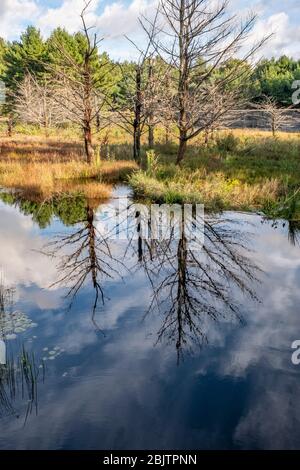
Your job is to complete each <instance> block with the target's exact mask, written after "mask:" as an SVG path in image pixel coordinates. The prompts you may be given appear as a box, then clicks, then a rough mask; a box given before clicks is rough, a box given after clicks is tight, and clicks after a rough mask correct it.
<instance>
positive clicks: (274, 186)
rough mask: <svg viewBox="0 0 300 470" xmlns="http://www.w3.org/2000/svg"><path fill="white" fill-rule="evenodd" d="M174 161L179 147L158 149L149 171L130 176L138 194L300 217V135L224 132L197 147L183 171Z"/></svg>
mask: <svg viewBox="0 0 300 470" xmlns="http://www.w3.org/2000/svg"><path fill="white" fill-rule="evenodd" d="M175 158H176V146H175V145H173V144H171V145H168V146H162V145H158V146H157V147H156V149H155V157H153V156H152V158H148V162H147V161H146V163H145V171H139V172H137V173H133V174H132V175H131V177H130V185H131V186H132V188H133V189H134V192H135V194H136V195H137V196H138V197H145V198H147V199H149V200H152V201H157V202H160V203H162V202H167V203H176V202H177V203H183V202H191V203H196V202H198V203H204V204H205V206H206V208H207V209H212V210H220V209H233V210H246V211H262V212H264V213H265V214H267V215H269V216H271V217H286V218H289V219H290V220H293V219H296V220H299V219H300V138H299V135H297V134H286V133H284V134H283V133H282V134H279V135H278V137H277V138H276V139H274V138H273V137H272V136H271V135H270V134H269V133H266V132H253V131H234V133H229V132H222V133H219V134H218V135H216V136H215V139H214V140H212V141H211V142H210V143H209V145H208V146H205V145H204V144H203V142H201V141H198V142H195V143H193V145H191V146H190V147H189V150H188V154H187V158H186V161H185V162H184V163H183V165H182V166H181V167H180V168H178V167H176V165H175ZM146 160H147V159H146Z"/></svg>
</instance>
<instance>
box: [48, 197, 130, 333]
mask: <svg viewBox="0 0 300 470" xmlns="http://www.w3.org/2000/svg"><path fill="white" fill-rule="evenodd" d="M78 223H79V226H78V224H77V225H75V226H74V227H76V228H75V230H74V229H72V231H71V233H64V234H61V235H57V236H56V237H55V238H54V239H53V240H52V241H51V242H49V243H48V244H47V245H46V247H45V249H44V251H43V253H45V254H46V255H48V256H51V257H53V258H59V263H58V265H57V268H58V273H59V278H58V280H57V281H56V282H54V283H53V284H52V285H51V286H50V287H56V286H67V287H68V291H67V294H66V298H70V299H71V301H70V308H71V307H72V305H73V301H74V299H75V297H76V296H77V294H78V292H79V291H80V289H81V288H82V287H83V286H84V285H86V283H87V282H89V280H91V282H92V286H93V289H94V292H95V297H94V301H93V306H92V321H93V323H94V324H95V326H96V327H97V329H99V327H98V325H97V324H96V321H95V315H96V310H97V305H98V302H99V299H101V301H102V304H104V301H105V293H104V287H103V281H104V280H105V279H112V278H113V276H114V275H118V276H119V272H118V267H120V264H121V261H119V260H118V259H117V258H116V257H114V255H113V253H112V251H111V246H110V243H109V237H106V236H104V235H103V234H102V233H100V231H99V230H98V229H97V227H96V223H95V214H94V209H93V208H92V207H91V206H90V205H89V203H87V206H86V211H85V217H84V219H82V220H78ZM114 265H115V267H114Z"/></svg>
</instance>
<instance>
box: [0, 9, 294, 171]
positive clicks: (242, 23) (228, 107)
mask: <svg viewBox="0 0 300 470" xmlns="http://www.w3.org/2000/svg"><path fill="white" fill-rule="evenodd" d="M91 3H92V0H83V8H82V12H81V22H82V28H81V30H80V31H79V32H77V33H75V34H69V33H68V32H67V31H66V30H65V29H62V28H57V29H55V30H54V31H53V32H52V34H51V35H50V37H49V38H48V39H46V40H45V39H44V38H43V37H42V35H41V33H40V31H39V30H38V29H37V28H35V27H34V26H29V27H28V28H27V29H26V31H24V33H23V34H21V37H20V39H19V40H18V41H13V42H6V41H4V40H3V39H0V79H1V81H2V82H3V83H4V84H5V88H6V97H5V102H4V104H3V105H2V114H3V115H5V116H7V122H8V132H9V133H10V134H11V133H12V131H13V126H14V123H15V122H17V121H19V120H20V121H22V122H25V123H32V124H38V125H39V126H40V127H41V128H43V129H44V130H45V133H46V134H47V133H48V131H49V129H50V128H51V127H54V126H60V125H63V124H64V123H67V122H69V123H74V124H76V125H77V126H79V127H80V129H81V130H82V135H83V141H84V148H85V155H86V160H87V162H88V163H92V162H93V160H94V148H93V134H94V133H95V132H100V131H101V130H103V129H105V128H106V127H108V126H110V125H111V124H115V125H118V126H120V127H122V128H123V129H125V130H126V132H128V133H129V134H130V135H131V136H132V142H133V156H134V158H135V159H136V160H137V161H139V160H140V158H141V136H142V135H143V134H144V133H145V132H147V133H148V145H149V148H153V145H154V129H155V127H156V126H157V125H163V126H165V128H166V141H167V140H168V138H169V137H168V136H169V135H170V133H172V129H173V127H174V126H175V127H176V129H177V131H176V136H177V138H178V144H179V145H178V147H179V149H178V155H177V163H180V162H181V161H182V160H183V159H184V157H185V154H186V147H187V144H188V142H189V141H190V140H191V139H193V138H194V137H196V136H197V135H198V134H199V133H200V132H203V131H204V132H205V134H206V136H208V135H209V133H210V132H212V131H213V130H214V129H215V128H218V127H220V126H222V124H224V122H225V121H226V122H228V121H230V119H231V113H232V110H233V109H238V108H241V107H243V106H246V105H248V104H249V103H254V104H256V105H259V103H260V102H261V101H262V97H264V99H266V100H267V105H268V107H269V108H270V107H271V108H273V112H274V109H275V110H276V108H282V107H289V106H291V104H292V103H291V99H292V83H293V82H294V81H295V80H300V61H296V60H293V59H291V58H288V57H286V56H283V57H281V58H279V59H270V60H267V59H264V60H262V61H260V62H259V63H255V62H254V61H253V57H254V55H255V54H256V53H257V52H258V51H259V50H260V48H261V47H262V45H263V44H264V43H265V42H266V41H267V40H268V38H269V37H268V36H266V37H265V38H263V39H262V40H260V41H258V42H257V43H255V44H252V45H251V46H248V48H247V47H245V43H246V44H247V39H248V38H249V34H250V33H251V31H252V29H253V26H254V24H255V22H256V19H257V18H256V16H255V15H253V14H249V15H248V16H246V17H245V18H244V19H241V18H239V17H238V16H237V15H230V14H229V13H228V2H227V0H224V1H221V2H219V3H218V4H216V5H214V6H211V2H209V1H208V0H162V1H161V2H160V4H159V7H158V9H157V11H156V14H155V15H154V16H153V17H152V18H150V19H149V18H146V17H143V16H141V17H140V20H139V21H140V25H141V26H142V29H143V31H144V38H145V39H144V42H143V47H142V48H141V47H140V46H139V45H137V44H135V43H133V42H132V41H131V40H130V39H129V41H130V42H131V43H132V45H133V46H134V47H135V48H136V52H137V57H138V58H137V60H136V61H123V62H118V61H113V60H112V59H111V58H110V57H109V55H108V54H107V53H106V52H105V51H104V50H103V46H102V38H101V37H100V36H99V35H98V34H97V33H96V32H95V30H94V28H93V25H89V24H87V18H88V15H87V13H88V8H89V6H90V4H91ZM237 56H238V57H239V58H238V59H237V58H236V57H237ZM269 108H268V109H269Z"/></svg>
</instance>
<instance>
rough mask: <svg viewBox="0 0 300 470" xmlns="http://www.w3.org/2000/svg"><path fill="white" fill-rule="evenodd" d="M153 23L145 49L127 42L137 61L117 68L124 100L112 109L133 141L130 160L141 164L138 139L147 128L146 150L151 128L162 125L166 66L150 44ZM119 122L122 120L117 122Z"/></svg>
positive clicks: (152, 141) (150, 138) (151, 42)
mask: <svg viewBox="0 0 300 470" xmlns="http://www.w3.org/2000/svg"><path fill="white" fill-rule="evenodd" d="M155 25H156V20H155V19H154V20H153V25H152V28H151V31H150V28H149V31H148V34H149V38H148V42H147V45H146V47H145V48H144V49H141V48H140V47H139V46H138V45H137V44H136V43H134V42H133V41H132V40H131V39H129V38H127V39H128V40H129V41H130V43H131V44H133V45H134V47H135V48H136V49H137V51H138V53H139V58H138V60H137V61H136V63H135V64H127V66H126V64H125V65H124V64H123V65H120V68H121V73H122V81H123V84H124V100H123V101H122V102H121V103H119V104H117V106H115V107H114V112H115V114H116V115H117V117H118V118H117V120H116V123H117V124H118V125H119V126H120V127H122V128H123V129H124V130H126V132H128V133H129V134H131V135H132V137H133V156H134V159H135V160H136V161H138V162H139V161H140V157H141V155H140V153H141V137H142V135H143V133H144V132H145V128H146V129H147V128H148V146H149V147H150V148H152V147H153V145H154V127H155V125H156V124H158V122H161V120H162V115H163V113H162V112H163V109H164V106H163V103H164V101H166V96H165V94H164V93H163V83H164V80H165V77H166V75H167V68H168V65H167V64H166V63H162V61H160V64H159V60H158V57H155V54H154V50H153V48H152V44H153V42H154V34H155ZM120 118H121V119H120Z"/></svg>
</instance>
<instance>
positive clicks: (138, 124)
mask: <svg viewBox="0 0 300 470" xmlns="http://www.w3.org/2000/svg"><path fill="white" fill-rule="evenodd" d="M135 85H136V87H135V93H136V95H135V103H134V122H133V142H134V143H133V158H134V159H135V161H137V162H140V157H141V135H142V72H141V67H140V66H139V65H137V67H136V75H135Z"/></svg>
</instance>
